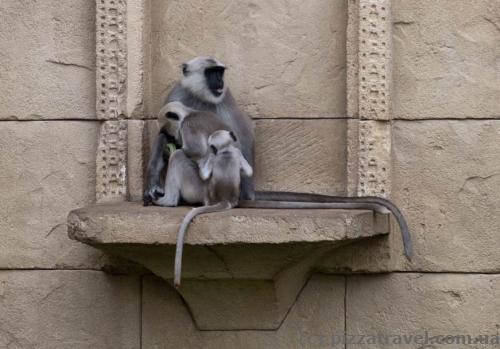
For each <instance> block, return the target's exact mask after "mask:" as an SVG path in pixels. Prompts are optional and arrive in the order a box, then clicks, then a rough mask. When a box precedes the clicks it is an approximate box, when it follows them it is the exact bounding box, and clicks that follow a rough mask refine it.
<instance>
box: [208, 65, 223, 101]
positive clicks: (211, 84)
mask: <svg viewBox="0 0 500 349" xmlns="http://www.w3.org/2000/svg"><path fill="white" fill-rule="evenodd" d="M225 70H226V68H224V67H220V66H218V67H211V68H207V69H205V79H206V80H207V86H208V89H209V90H210V92H212V94H213V95H214V96H215V97H219V96H220V95H222V92H224V71H225Z"/></svg>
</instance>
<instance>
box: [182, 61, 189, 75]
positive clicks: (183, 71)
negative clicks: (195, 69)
mask: <svg viewBox="0 0 500 349" xmlns="http://www.w3.org/2000/svg"><path fill="white" fill-rule="evenodd" d="M181 67H182V75H184V76H187V73H188V65H187V64H186V63H182V66H181Z"/></svg>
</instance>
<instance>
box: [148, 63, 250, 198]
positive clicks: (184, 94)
mask: <svg viewBox="0 0 500 349" xmlns="http://www.w3.org/2000/svg"><path fill="white" fill-rule="evenodd" d="M214 62H215V65H217V66H223V65H222V63H220V62H218V61H217V60H216V59H213V58H211V57H197V58H195V59H192V60H191V61H189V62H187V63H185V64H186V66H187V69H188V71H189V73H190V74H191V75H190V76H193V74H198V75H199V78H198V79H195V81H193V80H189V77H185V76H183V77H182V78H181V80H180V81H179V82H178V83H177V84H175V86H174V87H173V89H172V90H171V91H170V93H169V95H168V96H167V98H166V101H165V104H167V103H169V102H174V101H179V102H181V103H183V104H184V105H186V106H187V107H189V108H192V109H195V110H199V111H208V112H212V113H215V114H216V115H217V117H218V118H219V120H220V121H221V122H223V123H225V124H227V125H228V126H229V128H230V129H231V130H232V131H233V132H234V133H235V134H236V137H237V139H238V141H239V143H238V147H239V148H240V149H241V151H242V153H243V156H244V157H245V159H246V160H247V161H248V162H249V164H250V166H252V167H253V164H254V133H253V123H252V119H251V118H250V117H249V116H248V115H246V114H244V113H243V112H242V111H241V110H240V109H239V108H238V106H237V104H236V101H235V100H234V98H233V96H232V94H231V92H230V91H229V89H228V88H227V86H226V84H224V91H223V94H222V95H221V96H219V97H217V98H215V97H213V96H210V95H209V94H208V93H209V92H207V91H203V89H205V90H207V87H206V86H204V85H203V83H204V80H203V79H202V77H203V73H204V70H203V69H204V68H206V67H210V66H213V65H214ZM190 84H191V85H190ZM158 138H159V139H158V140H157V141H156V143H155V149H154V150H153V154H152V157H151V159H150V162H149V165H148V171H147V172H148V176H147V177H148V188H147V190H146V192H145V194H144V203H145V204H147V202H148V201H149V200H151V199H152V198H153V199H154V198H156V197H157V196H158V195H161V194H162V192H163V189H162V188H161V184H160V183H161V180H160V175H161V171H162V169H163V167H164V165H165V162H164V161H163V159H162V156H161V155H162V153H163V148H162V149H159V147H160V146H161V144H162V143H165V141H164V140H163V141H162V138H166V136H165V135H162V134H160V135H159V136H158ZM167 173H168V169H167ZM241 196H242V198H243V199H246V200H253V199H254V182H253V178H252V177H248V178H244V179H243V180H242V184H241Z"/></svg>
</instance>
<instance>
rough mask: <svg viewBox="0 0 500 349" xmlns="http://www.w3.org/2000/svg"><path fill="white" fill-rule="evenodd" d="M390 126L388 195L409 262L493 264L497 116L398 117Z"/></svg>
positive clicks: (425, 265)
mask: <svg viewBox="0 0 500 349" xmlns="http://www.w3.org/2000/svg"><path fill="white" fill-rule="evenodd" d="M393 133H394V144H393V155H394V157H393V177H392V186H393V195H392V198H393V199H394V200H395V202H396V203H397V204H398V205H399V206H400V207H401V209H402V211H403V213H404V214H405V215H406V217H407V220H408V223H409V225H410V230H411V232H412V234H413V240H414V245H415V247H414V249H415V253H414V261H413V263H412V264H411V265H410V266H409V268H410V269H412V270H432V271H475V272H490V271H496V272H498V271H500V240H499V239H498V232H499V231H500V157H499V156H498V144H499V143H498V142H499V139H500V121H495V120H490V121H479V120H467V121H439V120H437V121H424V122H411V121H398V122H396V123H395V125H394V128H393ZM391 235H394V236H395V237H396V238H398V239H399V237H398V236H397V235H398V234H391ZM397 246H400V245H399V242H398V245H397Z"/></svg>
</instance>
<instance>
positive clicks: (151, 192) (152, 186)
mask: <svg viewBox="0 0 500 349" xmlns="http://www.w3.org/2000/svg"><path fill="white" fill-rule="evenodd" d="M167 143H168V139H167V135H165V134H164V133H162V132H160V133H159V134H158V136H157V137H156V140H155V143H154V145H153V152H152V154H151V158H150V159H149V163H148V170H147V179H148V186H147V189H146V191H145V193H144V198H143V200H144V206H148V205H149V204H150V203H152V202H153V201H154V200H157V199H158V198H160V197H162V196H163V195H164V191H163V188H162V187H161V181H160V174H161V171H162V169H163V167H164V166H165V160H164V159H163V150H164V149H165V145H166V144H167Z"/></svg>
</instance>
